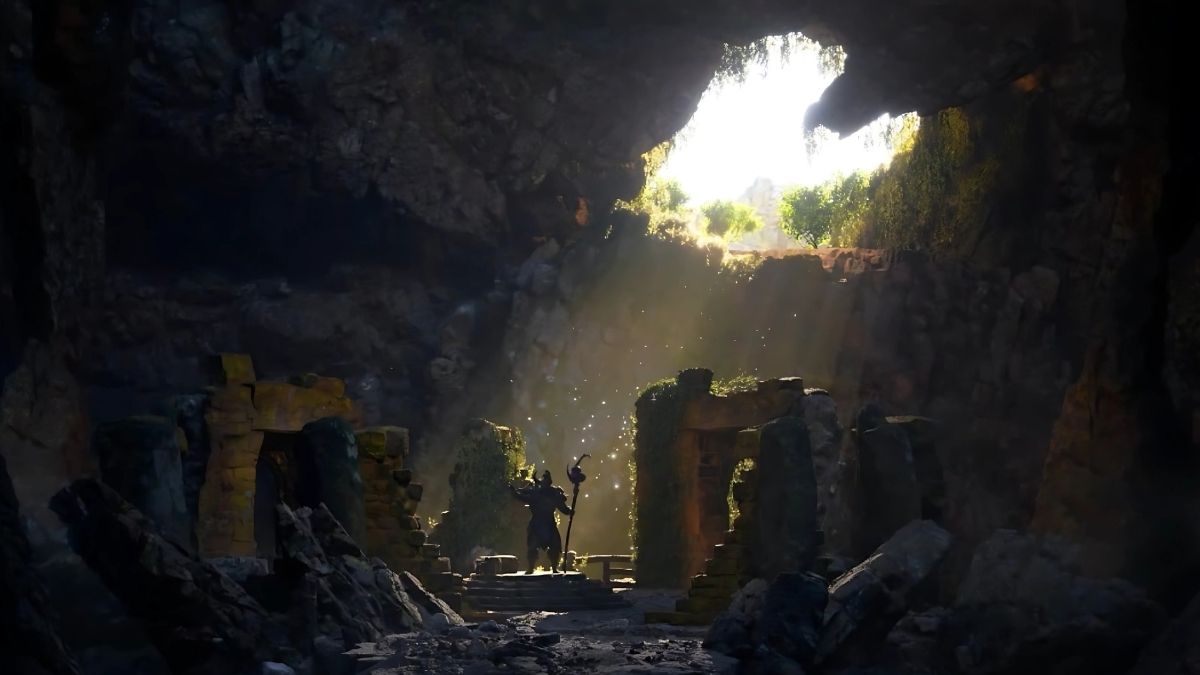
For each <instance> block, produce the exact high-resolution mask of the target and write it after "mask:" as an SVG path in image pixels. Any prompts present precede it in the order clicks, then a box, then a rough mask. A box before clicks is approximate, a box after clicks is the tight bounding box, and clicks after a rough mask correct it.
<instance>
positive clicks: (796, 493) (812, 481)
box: [747, 416, 819, 580]
mask: <svg viewBox="0 0 1200 675" xmlns="http://www.w3.org/2000/svg"><path fill="white" fill-rule="evenodd" d="M759 436H760V443H759V451H758V459H757V462H758V470H757V472H756V475H757V478H758V497H757V499H758V504H759V508H758V509H757V510H756V512H755V517H754V521H753V522H754V524H753V528H752V529H751V530H750V532H749V535H750V538H749V540H748V541H747V546H748V547H749V557H750V561H749V564H750V566H751V570H752V572H753V574H754V576H760V577H762V578H764V579H768V580H774V579H775V577H776V576H778V575H779V574H782V573H785V572H797V571H801V570H807V569H808V568H809V566H810V565H811V564H812V562H813V561H814V560H815V559H816V557H817V546H818V545H819V542H818V541H817V481H816V476H815V475H814V473H813V461H812V452H811V450H810V447H811V446H810V445H809V430H808V426H807V425H806V424H805V423H804V420H803V419H802V418H800V417H794V416H793V417H783V418H780V419H777V420H773V421H771V422H768V423H767V424H764V425H763V426H762V428H761V429H760V431H759Z"/></svg>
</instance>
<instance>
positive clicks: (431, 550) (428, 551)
mask: <svg viewBox="0 0 1200 675" xmlns="http://www.w3.org/2000/svg"><path fill="white" fill-rule="evenodd" d="M441 553H442V547H441V546H438V545H437V544H422V545H421V557H422V558H432V559H436V558H438V557H440V556H441Z"/></svg>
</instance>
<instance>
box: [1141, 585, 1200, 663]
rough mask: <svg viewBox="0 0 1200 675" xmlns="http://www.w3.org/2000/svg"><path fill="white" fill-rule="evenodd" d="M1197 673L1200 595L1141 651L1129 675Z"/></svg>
mask: <svg viewBox="0 0 1200 675" xmlns="http://www.w3.org/2000/svg"><path fill="white" fill-rule="evenodd" d="M1190 673H1200V595H1197V596H1196V597H1194V598H1192V601H1191V602H1190V603H1188V606H1187V608H1185V609H1184V610H1183V612H1182V613H1181V614H1180V615H1179V616H1177V617H1175V619H1174V620H1172V621H1171V623H1170V624H1168V625H1167V628H1166V630H1164V631H1163V632H1162V633H1161V634H1160V635H1159V636H1158V637H1157V638H1155V639H1154V641H1153V642H1151V643H1150V644H1149V646H1147V647H1146V649H1144V650H1143V651H1142V654H1141V656H1139V657H1138V661H1137V665H1136V666H1135V667H1134V669H1133V670H1132V671H1131V672H1130V675H1188V674H1190Z"/></svg>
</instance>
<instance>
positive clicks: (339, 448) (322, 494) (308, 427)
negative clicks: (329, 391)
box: [296, 417, 367, 545]
mask: <svg viewBox="0 0 1200 675" xmlns="http://www.w3.org/2000/svg"><path fill="white" fill-rule="evenodd" d="M296 456H297V458H298V460H297V461H300V462H308V463H310V466H311V467H312V470H313V471H312V474H311V475H312V476H313V478H314V479H315V480H316V481H317V485H315V486H313V489H312V490H311V491H309V493H308V494H307V495H305V494H302V495H301V502H302V503H303V504H304V505H305V506H310V507H317V505H318V504H321V503H323V504H325V506H326V507H328V509H329V511H330V512H331V513H332V514H333V516H334V517H336V519H337V522H339V523H341V524H342V527H344V528H345V530H346V532H349V533H350V536H351V537H352V538H353V540H354V541H355V542H359V543H360V544H361V545H366V542H367V515H366V510H365V506H364V502H363V485H362V478H361V477H360V475H359V472H358V443H357V441H356V439H355V437H354V429H353V427H351V426H350V424H349V423H348V422H347V421H346V420H344V419H342V418H340V417H325V418H322V419H319V420H316V421H314V422H309V423H308V424H305V425H304V428H303V429H301V430H300V437H299V439H298V440H297V442H296Z"/></svg>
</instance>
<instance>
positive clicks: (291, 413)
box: [253, 382, 362, 431]
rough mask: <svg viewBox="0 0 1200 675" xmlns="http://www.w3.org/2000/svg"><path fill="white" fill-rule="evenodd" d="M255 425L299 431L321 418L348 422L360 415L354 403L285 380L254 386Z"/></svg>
mask: <svg viewBox="0 0 1200 675" xmlns="http://www.w3.org/2000/svg"><path fill="white" fill-rule="evenodd" d="M253 401H254V411H255V418H254V428H256V429H268V430H273V431H300V429H301V428H303V427H304V425H305V424H308V423H309V422H312V421H314V420H318V419H321V418H322V417H340V418H342V419H344V420H346V421H347V422H350V423H351V424H354V423H356V422H358V421H359V420H360V419H361V417H362V415H361V414H360V413H359V411H358V407H357V406H355V404H354V402H353V401H351V400H350V399H348V398H346V397H344V396H335V395H333V394H330V393H329V392H327V391H324V390H321V389H313V388H308V387H299V386H296V385H294V384H288V383H287V382H258V383H256V384H255V385H254V387H253Z"/></svg>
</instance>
